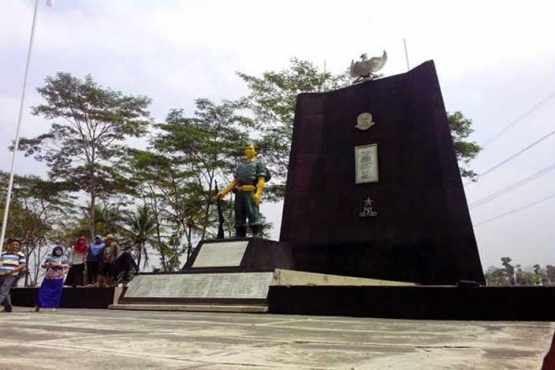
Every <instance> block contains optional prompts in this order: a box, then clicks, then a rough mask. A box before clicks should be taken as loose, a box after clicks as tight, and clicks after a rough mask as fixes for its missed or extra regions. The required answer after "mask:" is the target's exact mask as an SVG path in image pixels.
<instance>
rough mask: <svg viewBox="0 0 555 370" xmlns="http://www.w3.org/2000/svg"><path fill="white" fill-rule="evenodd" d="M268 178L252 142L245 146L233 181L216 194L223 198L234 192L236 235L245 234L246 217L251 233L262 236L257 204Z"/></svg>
mask: <svg viewBox="0 0 555 370" xmlns="http://www.w3.org/2000/svg"><path fill="white" fill-rule="evenodd" d="M269 180H270V172H269V171H268V169H267V168H266V165H265V164H264V161H262V159H258V158H256V150H255V148H254V146H253V145H252V144H248V145H247V146H246V147H245V158H244V160H243V162H242V163H241V164H239V166H238V167H237V170H236V171H235V174H234V179H233V181H232V182H231V183H230V184H229V185H228V186H227V187H226V188H225V189H224V190H222V191H220V192H219V193H218V195H217V197H218V199H223V198H224V197H225V196H226V195H227V193H229V192H231V191H234V192H235V204H234V211H235V230H236V236H237V237H245V236H246V235H247V219H248V225H249V226H250V228H251V231H252V235H253V236H255V237H260V236H262V220H261V217H260V211H259V209H258V205H259V204H260V198H261V197H262V189H264V185H265V184H266V182H267V181H269Z"/></svg>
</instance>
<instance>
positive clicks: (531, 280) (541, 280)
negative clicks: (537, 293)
mask: <svg viewBox="0 0 555 370" xmlns="http://www.w3.org/2000/svg"><path fill="white" fill-rule="evenodd" d="M511 262H512V260H511V258H510V257H503V258H501V264H502V266H503V267H496V266H490V267H489V268H488V270H487V271H486V273H485V277H486V282H487V285H492V286H512V285H519V286H523V285H531V286H536V285H553V284H555V267H553V266H550V265H547V266H546V268H545V270H544V269H542V268H541V266H540V265H538V264H535V265H534V266H533V267H532V268H529V269H526V270H524V269H522V266H521V265H518V264H517V265H516V266H513V265H512V264H511ZM549 274H551V275H552V276H551V278H550V277H549V276H550V275H549Z"/></svg>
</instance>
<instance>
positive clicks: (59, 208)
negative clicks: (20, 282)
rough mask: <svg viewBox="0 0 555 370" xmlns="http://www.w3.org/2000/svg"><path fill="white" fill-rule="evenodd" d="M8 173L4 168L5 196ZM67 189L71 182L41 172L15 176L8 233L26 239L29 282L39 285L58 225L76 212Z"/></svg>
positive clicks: (24, 240)
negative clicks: (45, 176)
mask: <svg viewBox="0 0 555 370" xmlns="http://www.w3.org/2000/svg"><path fill="white" fill-rule="evenodd" d="M8 177H9V175H8V174H7V173H5V172H0V181H1V182H2V190H0V196H1V199H2V200H4V199H5V194H3V192H4V189H6V187H7V186H4V185H5V184H7V182H8ZM67 189H68V184H64V183H56V182H51V181H45V180H42V179H41V178H39V177H37V176H15V177H14V186H13V197H12V201H11V204H10V213H9V215H8V223H7V229H6V231H7V234H8V235H11V236H18V237H20V238H22V239H23V249H22V251H23V252H24V253H25V256H26V258H27V261H28V268H27V271H26V274H25V286H28V285H31V286H33V285H36V283H37V280H38V277H39V273H40V265H41V263H42V261H43V260H44V257H45V255H46V254H47V253H48V252H49V248H48V247H49V244H50V242H51V241H52V240H53V239H55V235H56V232H57V228H58V225H60V224H61V223H62V222H64V221H65V220H66V219H67V218H68V217H71V215H72V214H73V209H74V206H73V203H72V198H71V197H69V196H68V194H67ZM2 206H4V205H2ZM3 208H4V207H3ZM4 209H5V208H4Z"/></svg>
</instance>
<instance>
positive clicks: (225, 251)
mask: <svg viewBox="0 0 555 370" xmlns="http://www.w3.org/2000/svg"><path fill="white" fill-rule="evenodd" d="M248 244H249V242H248V240H243V241H234V242H221V243H204V244H202V246H201V248H200V252H199V254H198V255H197V258H196V259H195V263H194V264H193V266H192V268H197V267H238V266H241V260H242V259H243V255H244V254H245V250H246V249H247V245H248Z"/></svg>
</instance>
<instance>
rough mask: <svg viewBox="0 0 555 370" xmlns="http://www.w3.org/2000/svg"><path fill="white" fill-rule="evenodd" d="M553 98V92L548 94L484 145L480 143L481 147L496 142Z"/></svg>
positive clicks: (554, 95)
mask: <svg viewBox="0 0 555 370" xmlns="http://www.w3.org/2000/svg"><path fill="white" fill-rule="evenodd" d="M553 98H555V90H554V91H552V92H550V93H549V94H548V95H547V96H546V97H545V98H543V99H542V100H540V101H539V102H538V103H536V105H534V106H533V107H532V108H530V109H528V110H527V111H526V112H524V113H523V114H522V115H520V116H519V117H518V118H517V119H515V120H514V121H512V122H511V123H509V124H508V125H507V126H505V127H504V128H503V129H501V131H499V132H498V133H497V134H495V135H493V136H492V137H491V138H489V139H488V140H486V141H485V142H484V143H482V147H483V148H485V147H486V146H487V145H488V144H490V143H491V142H492V141H494V140H497V139H498V138H500V137H501V136H502V135H503V134H504V133H505V132H507V131H508V130H509V129H511V128H512V127H514V126H515V125H517V124H519V123H520V122H522V121H524V120H525V119H526V118H528V117H529V116H530V115H532V113H534V112H535V111H537V110H538V109H540V108H541V107H543V106H544V105H545V104H547V103H549V102H550V101H551V100H553Z"/></svg>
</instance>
